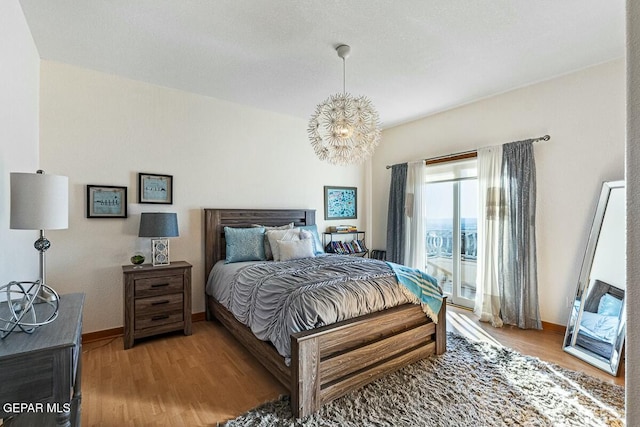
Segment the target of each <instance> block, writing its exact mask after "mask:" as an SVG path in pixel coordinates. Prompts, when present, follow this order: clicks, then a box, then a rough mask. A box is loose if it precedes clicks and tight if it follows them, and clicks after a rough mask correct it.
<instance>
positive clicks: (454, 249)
mask: <svg viewBox="0 0 640 427" xmlns="http://www.w3.org/2000/svg"><path fill="white" fill-rule="evenodd" d="M425 191H426V204H427V206H426V216H427V220H426V228H427V230H426V234H427V237H426V245H427V272H429V274H431V275H433V276H434V277H436V278H437V279H438V281H439V282H440V286H442V289H443V291H444V293H445V294H446V295H447V296H448V297H449V300H450V302H451V303H453V304H456V305H462V306H465V307H473V304H474V301H475V294H476V261H477V254H478V229H477V218H478V171H477V161H476V159H475V158H474V159H465V160H459V161H451V162H440V163H437V164H434V165H427V185H426V189H425Z"/></svg>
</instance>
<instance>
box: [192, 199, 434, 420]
mask: <svg viewBox="0 0 640 427" xmlns="http://www.w3.org/2000/svg"><path fill="white" fill-rule="evenodd" d="M204 217H205V218H204V224H205V227H204V233H205V283H206V281H207V279H208V275H209V272H210V271H211V268H212V267H213V265H214V264H215V263H216V262H217V261H218V260H221V259H224V258H225V246H226V245H225V241H224V227H225V226H229V227H250V226H251V225H252V224H262V225H270V226H276V225H282V224H287V223H290V222H293V223H294V224H295V225H296V226H300V225H312V224H315V211H314V210H305V209H297V210H296V209H258V210H256V209H205V210H204ZM205 298H206V303H207V307H206V309H207V320H210V319H212V317H215V318H216V319H218V320H219V321H220V322H221V323H222V324H223V325H224V326H225V327H226V328H227V329H228V330H229V331H230V332H231V333H232V334H233V335H234V336H235V337H236V339H237V340H238V341H240V342H241V343H242V344H243V345H244V346H245V347H246V348H247V349H249V351H251V353H253V354H254V355H255V356H256V358H257V359H258V360H259V361H260V362H261V363H262V364H263V365H264V366H265V367H266V368H267V369H268V370H269V371H270V372H271V373H272V374H273V375H274V376H275V377H276V378H277V379H278V380H279V381H280V382H281V383H282V384H283V385H284V386H285V387H287V388H288V389H289V391H290V393H291V409H292V411H293V414H294V415H295V416H296V417H304V416H307V415H309V414H312V413H313V412H315V411H317V410H318V409H319V408H320V407H321V406H322V405H324V404H325V403H327V402H330V401H332V400H334V399H336V398H338V397H340V396H342V395H344V394H346V393H347V392H349V391H351V390H355V389H357V388H359V387H361V386H363V385H365V384H368V383H370V382H372V381H374V380H376V379H377V378H380V377H382V376H384V375H385V374H388V373H390V372H393V371H395V370H397V369H400V368H402V367H404V366H406V365H409V364H410V363H413V362H416V361H418V360H420V359H423V358H425V357H427V356H429V355H431V354H442V353H444V352H445V350H446V301H445V303H443V305H442V309H441V310H440V313H439V314H438V324H437V325H436V324H435V323H433V322H432V321H431V319H429V318H428V317H427V316H426V315H425V314H424V313H423V312H422V309H421V308H420V306H418V305H416V304H405V305H401V306H398V307H394V308H391V309H388V310H385V311H382V312H377V313H372V314H368V315H365V316H360V317H357V318H354V319H351V320H346V321H343V322H339V323H336V324H333V325H328V326H324V327H321V328H316V329H313V330H310V331H306V332H300V333H296V334H293V335H292V336H291V366H287V365H286V364H285V362H284V358H283V357H282V356H280V355H279V354H278V352H277V351H276V349H275V347H274V346H273V345H272V344H271V343H269V342H266V341H261V340H259V339H257V338H256V337H255V336H254V335H253V333H252V332H251V330H250V329H249V328H248V327H246V326H244V325H243V324H241V323H240V322H238V321H237V320H236V319H235V317H234V316H233V314H231V313H230V312H229V311H228V310H227V309H226V308H225V307H224V306H222V305H221V304H220V303H218V302H217V301H216V300H215V299H214V298H213V297H210V296H209V295H206V292H205Z"/></svg>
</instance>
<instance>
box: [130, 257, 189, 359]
mask: <svg viewBox="0 0 640 427" xmlns="http://www.w3.org/2000/svg"><path fill="white" fill-rule="evenodd" d="M122 273H123V281H124V348H125V349H129V348H131V347H133V344H134V341H135V340H136V339H138V338H144V337H150V336H153V335H157V334H162V333H165V332H171V331H177V330H182V331H184V334H185V335H191V264H189V263H188V262H185V261H176V262H172V263H171V264H168V265H159V266H155V267H154V266H152V265H151V264H145V265H143V266H140V267H136V266H133V265H125V266H123V267H122Z"/></svg>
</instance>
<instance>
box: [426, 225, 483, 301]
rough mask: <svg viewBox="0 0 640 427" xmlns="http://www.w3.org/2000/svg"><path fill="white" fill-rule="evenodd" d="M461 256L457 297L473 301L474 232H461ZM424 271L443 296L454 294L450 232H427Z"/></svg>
mask: <svg viewBox="0 0 640 427" xmlns="http://www.w3.org/2000/svg"><path fill="white" fill-rule="evenodd" d="M460 255H461V257H460V261H461V263H460V290H459V295H460V296H462V297H464V298H467V299H470V300H474V299H475V295H476V283H475V280H476V267H477V266H476V262H477V258H478V232H477V231H475V230H462V232H461V235H460ZM427 272H429V274H432V275H433V276H435V277H436V278H437V279H438V281H439V282H440V286H442V288H443V290H444V292H445V293H446V294H451V293H452V292H453V282H452V280H453V233H452V231H451V230H446V229H445V230H442V229H431V230H427Z"/></svg>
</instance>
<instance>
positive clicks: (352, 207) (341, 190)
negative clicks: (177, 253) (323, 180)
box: [324, 186, 358, 219]
mask: <svg viewBox="0 0 640 427" xmlns="http://www.w3.org/2000/svg"><path fill="white" fill-rule="evenodd" d="M357 217H358V189H357V188H356V187H332V186H325V187H324V219H355V218H357Z"/></svg>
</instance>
